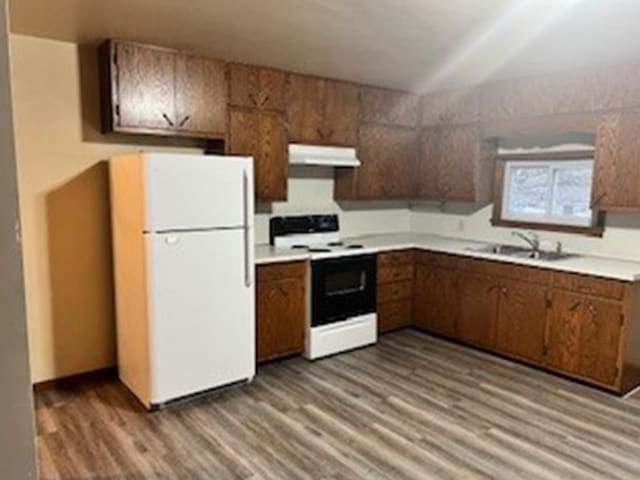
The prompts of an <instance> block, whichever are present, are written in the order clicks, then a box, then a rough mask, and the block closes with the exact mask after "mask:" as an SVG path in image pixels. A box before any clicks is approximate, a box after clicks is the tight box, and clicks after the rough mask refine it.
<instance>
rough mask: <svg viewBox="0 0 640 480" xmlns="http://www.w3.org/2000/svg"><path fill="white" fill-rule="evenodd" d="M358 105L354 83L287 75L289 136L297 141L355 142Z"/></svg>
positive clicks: (337, 143)
mask: <svg viewBox="0 0 640 480" xmlns="http://www.w3.org/2000/svg"><path fill="white" fill-rule="evenodd" d="M359 112H360V105H359V95H358V87H357V86H356V85H353V84H350V83H346V82H339V81H335V80H329V79H325V78H318V77H309V76H304V75H290V76H289V104H288V108H287V116H288V124H289V139H290V140H291V141H292V142H297V143H309V144H317V145H338V146H355V145H356V140H357V134H358V119H359Z"/></svg>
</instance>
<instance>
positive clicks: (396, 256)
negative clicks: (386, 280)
mask: <svg viewBox="0 0 640 480" xmlns="http://www.w3.org/2000/svg"><path fill="white" fill-rule="evenodd" d="M412 263H413V251H412V250H396V251H393V252H385V253H379V254H378V268H383V267H396V266H398V265H409V264H412Z"/></svg>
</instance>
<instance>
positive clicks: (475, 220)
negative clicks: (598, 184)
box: [411, 205, 640, 261]
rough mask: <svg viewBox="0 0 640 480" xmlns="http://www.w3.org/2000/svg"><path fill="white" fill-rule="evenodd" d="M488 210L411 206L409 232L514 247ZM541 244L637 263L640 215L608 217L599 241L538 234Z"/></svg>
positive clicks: (509, 231)
mask: <svg viewBox="0 0 640 480" xmlns="http://www.w3.org/2000/svg"><path fill="white" fill-rule="evenodd" d="M491 211H492V207H491V206H488V207H485V208H482V209H479V210H474V209H472V208H471V207H469V206H461V205H446V206H445V208H444V211H443V210H441V209H439V208H437V207H434V206H429V205H414V206H413V208H412V210H411V229H412V230H413V231H416V232H423V233H435V234H439V235H448V236H454V237H463V238H469V239H474V240H486V241H490V242H505V243H516V244H517V243H518V240H517V239H514V238H513V237H512V236H511V232H512V230H513V229H510V228H501V227H493V226H492V225H491V223H490V219H491ZM538 233H539V234H540V238H541V239H542V240H548V241H555V240H559V241H561V242H562V243H563V245H564V247H565V249H566V250H567V251H573V252H577V253H585V254H591V255H602V256H607V257H618V258H623V259H628V260H635V261H640V215H633V214H609V215H607V221H606V230H605V233H604V236H603V237H602V238H594V237H586V236H582V235H569V234H562V233H553V232H542V231H540V232H538Z"/></svg>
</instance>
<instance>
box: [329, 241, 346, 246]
mask: <svg viewBox="0 0 640 480" xmlns="http://www.w3.org/2000/svg"><path fill="white" fill-rule="evenodd" d="M327 245H328V246H330V247H342V246H343V245H344V242H329V243H328V244H327Z"/></svg>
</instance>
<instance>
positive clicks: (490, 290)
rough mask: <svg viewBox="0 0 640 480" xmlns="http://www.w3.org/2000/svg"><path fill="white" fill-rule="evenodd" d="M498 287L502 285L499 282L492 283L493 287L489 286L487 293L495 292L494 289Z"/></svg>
mask: <svg viewBox="0 0 640 480" xmlns="http://www.w3.org/2000/svg"><path fill="white" fill-rule="evenodd" d="M498 287H500V285H498V284H495V285H492V286H491V287H489V288H488V289H487V293H491V292H493V291H494V290H496V289H497V288H498Z"/></svg>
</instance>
